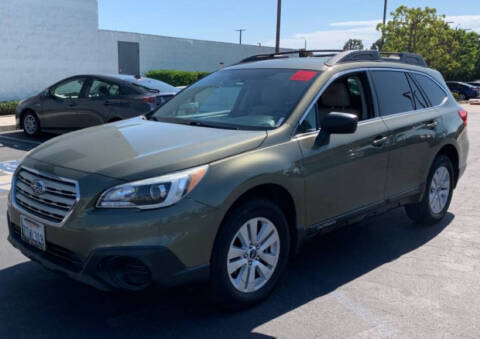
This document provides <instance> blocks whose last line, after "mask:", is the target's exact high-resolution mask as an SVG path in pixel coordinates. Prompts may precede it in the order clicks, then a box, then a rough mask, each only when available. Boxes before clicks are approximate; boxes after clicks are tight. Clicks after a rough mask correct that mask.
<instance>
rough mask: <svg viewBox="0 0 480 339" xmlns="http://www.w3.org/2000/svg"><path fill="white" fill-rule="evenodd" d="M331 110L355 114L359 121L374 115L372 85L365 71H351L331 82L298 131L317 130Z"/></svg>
mask: <svg viewBox="0 0 480 339" xmlns="http://www.w3.org/2000/svg"><path fill="white" fill-rule="evenodd" d="M331 112H342V113H351V114H355V115H357V116H358V120H359V121H361V120H367V119H370V118H372V117H373V109H372V97H371V91H370V85H369V82H368V78H367V75H366V73H365V72H357V73H351V74H348V75H345V76H343V77H341V78H339V79H337V80H335V81H334V82H333V83H331V84H330V85H329V86H328V87H327V89H326V90H325V91H324V92H323V94H322V95H321V96H320V98H319V99H318V101H317V102H316V103H315V105H313V106H312V108H310V110H309V111H308V113H307V114H306V116H305V119H304V120H303V121H302V123H301V124H300V125H299V127H298V131H297V133H306V132H310V131H315V130H317V129H318V128H320V126H321V123H322V120H323V119H324V118H325V117H326V116H327V114H328V113H331Z"/></svg>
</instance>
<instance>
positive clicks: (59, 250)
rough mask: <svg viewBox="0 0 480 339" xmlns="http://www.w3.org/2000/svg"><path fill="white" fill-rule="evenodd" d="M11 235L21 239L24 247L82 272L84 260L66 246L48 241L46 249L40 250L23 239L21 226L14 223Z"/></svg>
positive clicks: (74, 270)
mask: <svg viewBox="0 0 480 339" xmlns="http://www.w3.org/2000/svg"><path fill="white" fill-rule="evenodd" d="M11 235H12V236H13V237H14V238H15V240H17V241H20V242H21V243H22V245H23V246H24V247H26V248H27V249H29V250H30V251H32V252H34V253H36V254H38V255H40V256H41V257H43V258H45V259H46V260H48V261H50V262H52V263H54V264H57V265H59V266H62V267H64V268H66V269H68V270H70V271H73V272H80V271H81V270H82V267H83V262H82V260H81V259H80V257H79V256H78V255H76V254H75V253H73V252H72V251H70V250H68V249H66V248H64V247H61V246H58V245H55V244H52V243H51V242H48V241H47V244H46V246H47V248H46V250H45V251H42V250H39V249H38V248H36V247H33V246H31V245H30V244H27V243H26V242H24V241H23V240H22V235H21V231H20V227H19V226H18V225H14V224H12V231H11Z"/></svg>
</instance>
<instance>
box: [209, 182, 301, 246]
mask: <svg viewBox="0 0 480 339" xmlns="http://www.w3.org/2000/svg"><path fill="white" fill-rule="evenodd" d="M254 198H263V199H265V200H268V201H272V202H273V203H274V204H275V205H277V206H278V207H279V208H280V209H281V210H282V212H283V213H284V215H285V218H286V219H287V223H288V228H289V233H290V248H291V255H295V254H296V253H297V251H298V248H299V244H300V241H301V237H300V234H299V231H298V227H297V215H298V210H297V206H296V205H295V201H294V199H293V196H292V194H291V193H290V192H289V191H288V190H287V189H286V188H285V187H283V186H281V185H279V184H276V183H264V184H260V185H257V186H254V187H251V188H250V189H248V190H246V191H245V192H243V193H242V194H241V195H239V196H238V197H237V198H236V199H235V201H234V202H233V203H232V204H231V205H230V207H229V208H228V209H227V211H226V213H225V215H224V216H223V218H222V221H221V223H220V228H219V229H218V231H217V234H216V236H215V240H214V247H215V244H216V243H217V238H218V234H219V233H220V229H221V227H223V225H224V223H225V220H226V219H227V218H228V217H229V216H230V214H231V213H232V212H233V211H234V210H235V209H236V208H237V207H238V206H240V205H241V204H242V203H244V202H246V201H248V200H250V199H254ZM213 253H214V251H212V254H213Z"/></svg>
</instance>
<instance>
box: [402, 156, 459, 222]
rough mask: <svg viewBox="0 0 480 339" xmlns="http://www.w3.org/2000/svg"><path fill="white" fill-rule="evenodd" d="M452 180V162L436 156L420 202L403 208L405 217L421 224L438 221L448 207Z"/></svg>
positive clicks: (446, 158)
mask: <svg viewBox="0 0 480 339" xmlns="http://www.w3.org/2000/svg"><path fill="white" fill-rule="evenodd" d="M454 180H455V177H454V171H453V166H452V162H451V161H450V159H449V158H448V157H447V156H444V155H440V156H438V157H437V158H436V159H435V161H434V162H433V165H432V168H431V169H430V173H429V175H428V180H427V186H426V188H425V192H424V195H423V199H422V201H421V202H420V203H417V204H411V205H407V206H405V210H406V212H407V215H408V216H409V217H410V218H411V219H412V220H414V221H416V222H418V223H422V224H434V223H436V222H438V221H440V220H441V219H442V218H443V217H444V216H445V214H446V213H447V210H448V207H449V206H450V201H451V200H452V194H453V187H454Z"/></svg>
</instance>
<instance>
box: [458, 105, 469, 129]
mask: <svg viewBox="0 0 480 339" xmlns="http://www.w3.org/2000/svg"><path fill="white" fill-rule="evenodd" d="M458 116H459V117H460V119H462V120H463V124H464V125H465V126H467V119H468V112H467V111H466V110H464V109H461V110H459V111H458Z"/></svg>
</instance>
